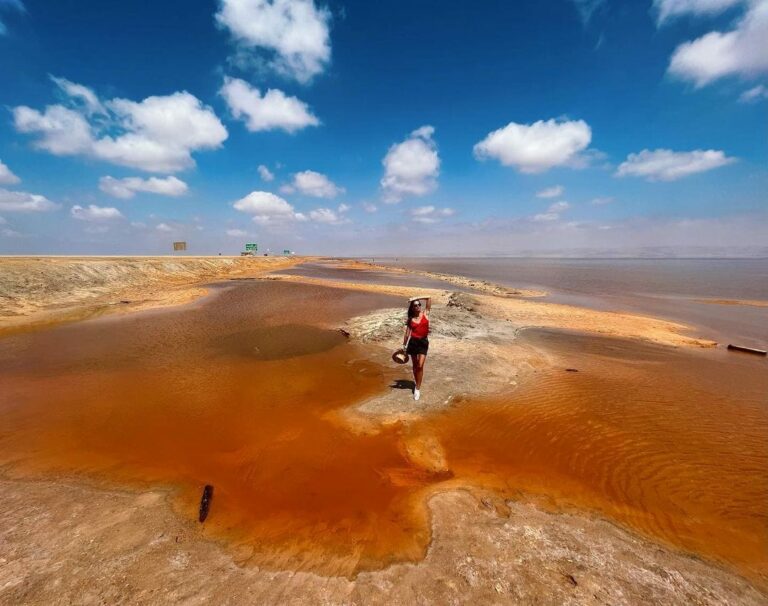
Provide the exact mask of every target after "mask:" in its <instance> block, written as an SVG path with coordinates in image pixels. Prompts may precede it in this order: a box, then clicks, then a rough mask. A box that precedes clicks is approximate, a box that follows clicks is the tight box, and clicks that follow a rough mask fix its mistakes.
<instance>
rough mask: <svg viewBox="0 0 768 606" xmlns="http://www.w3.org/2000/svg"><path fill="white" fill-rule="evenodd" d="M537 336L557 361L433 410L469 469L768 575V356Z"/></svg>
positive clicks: (465, 473) (502, 486) (502, 485)
mask: <svg viewBox="0 0 768 606" xmlns="http://www.w3.org/2000/svg"><path fill="white" fill-rule="evenodd" d="M526 340H527V341H529V342H531V343H533V344H535V345H537V346H540V347H542V348H545V349H547V350H548V351H549V352H550V353H551V354H554V355H555V356H556V359H557V367H556V368H554V369H552V370H549V371H546V372H543V373H540V376H538V377H536V378H535V380H533V381H531V382H529V383H528V384H526V385H525V386H524V387H523V388H521V389H520V390H518V391H517V392H515V393H514V394H512V395H509V396H504V397H496V398H491V399H488V400H485V401H480V402H474V403H473V404H472V405H471V406H461V407H455V408H452V409H450V410H449V411H446V412H445V413H443V414H441V415H440V416H439V417H438V418H437V419H433V420H431V421H430V425H431V426H433V428H434V429H435V431H436V433H437V435H438V436H439V438H440V440H441V442H442V443H443V445H444V447H445V449H446V451H447V453H448V464H449V466H450V468H451V470H452V471H453V472H454V473H455V474H456V476H457V477H466V478H472V479H473V481H474V482H476V483H480V484H483V485H485V486H490V487H495V488H497V489H498V490H501V491H502V492H504V493H507V494H510V495H515V494H518V493H519V492H520V491H524V492H527V493H532V494H535V495H540V496H542V497H544V498H545V499H546V501H548V502H549V504H552V505H556V506H560V507H561V506H564V505H569V506H574V507H578V508H581V509H588V510H592V511H597V512H600V513H602V514H604V515H605V516H607V517H609V518H611V519H615V520H619V521H620V522H622V523H624V524H626V525H627V526H629V527H631V528H634V529H636V530H640V531H641V532H642V533H643V534H645V535H647V536H651V537H656V538H660V539H662V540H664V541H665V542H667V543H669V544H671V545H675V546H677V547H681V548H683V549H685V550H688V551H691V552H695V553H704V554H707V555H709V556H713V557H715V558H718V559H720V560H722V561H725V562H731V563H735V564H737V565H738V566H739V567H741V568H742V569H743V570H745V571H747V572H749V573H752V574H755V575H761V574H762V575H765V574H766V573H768V372H766V371H767V370H768V368H767V367H766V365H765V363H762V364H761V363H759V362H756V361H755V360H752V359H747V358H744V357H741V356H738V357H727V358H726V357H725V356H727V354H724V355H717V354H714V355H712V354H703V355H695V356H691V355H690V354H682V353H674V352H672V351H670V350H669V349H667V348H662V347H656V346H650V345H644V346H638V345H636V344H627V343H623V342H621V341H616V340H611V339H601V338H595V337H580V336H574V335H558V334H556V333H549V332H543V331H542V332H537V333H532V334H530V335H528V336H527V337H526ZM568 367H576V368H577V369H578V370H579V372H576V373H574V372H567V371H565V368H568Z"/></svg>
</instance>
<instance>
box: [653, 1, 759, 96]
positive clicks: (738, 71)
mask: <svg viewBox="0 0 768 606" xmlns="http://www.w3.org/2000/svg"><path fill="white" fill-rule="evenodd" d="M748 4H749V9H748V10H747V13H746V14H745V15H744V17H743V18H742V19H741V20H740V21H739V22H738V24H737V25H736V27H735V29H733V30H731V31H728V32H725V33H723V32H709V33H708V34H705V35H703V36H701V37H700V38H697V39H696V40H693V41H691V42H685V43H683V44H681V45H680V46H678V47H677V48H676V49H675V52H674V53H673V54H672V58H671V59H670V61H669V68H668V69H669V73H670V74H672V75H673V76H677V77H678V78H681V79H683V80H689V81H691V82H693V83H694V85H695V86H696V87H697V88H699V87H702V86H705V85H707V84H710V83H711V82H714V81H715V80H718V79H720V78H724V77H727V76H741V77H744V78H751V77H754V76H756V75H758V74H761V73H766V72H768V52H766V50H765V46H766V42H765V41H766V40H768V1H766V0H752V1H751V2H749V3H748Z"/></svg>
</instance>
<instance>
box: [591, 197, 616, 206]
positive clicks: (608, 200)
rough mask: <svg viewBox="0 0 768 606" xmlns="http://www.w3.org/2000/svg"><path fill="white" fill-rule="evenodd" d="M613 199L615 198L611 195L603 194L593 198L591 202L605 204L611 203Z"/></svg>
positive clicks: (592, 203) (594, 204)
mask: <svg viewBox="0 0 768 606" xmlns="http://www.w3.org/2000/svg"><path fill="white" fill-rule="evenodd" d="M613 200H614V199H613V198H612V197H610V196H602V197H598V198H592V200H590V202H589V203H590V204H591V205H592V206H605V205H606V204H611V203H612V202H613Z"/></svg>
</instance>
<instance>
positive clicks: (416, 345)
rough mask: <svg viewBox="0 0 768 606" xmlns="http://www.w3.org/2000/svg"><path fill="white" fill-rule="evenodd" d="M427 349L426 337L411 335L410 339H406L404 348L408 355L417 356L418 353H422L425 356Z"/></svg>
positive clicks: (427, 340)
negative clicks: (419, 337) (406, 347)
mask: <svg viewBox="0 0 768 606" xmlns="http://www.w3.org/2000/svg"><path fill="white" fill-rule="evenodd" d="M428 349H429V339H427V338H426V337H424V338H423V339H417V338H416V337H411V340H410V341H408V349H406V350H405V353H407V354H408V355H409V356H418V355H420V354H424V355H425V356H426V355H427V350H428Z"/></svg>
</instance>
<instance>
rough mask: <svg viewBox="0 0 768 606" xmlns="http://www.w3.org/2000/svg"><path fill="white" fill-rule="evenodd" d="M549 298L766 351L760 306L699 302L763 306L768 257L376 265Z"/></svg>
mask: <svg viewBox="0 0 768 606" xmlns="http://www.w3.org/2000/svg"><path fill="white" fill-rule="evenodd" d="M376 261H377V262H380V263H382V264H384V265H393V266H397V267H405V268H411V269H419V270H424V271H435V272H443V273H451V274H458V275H462V276H467V277H470V278H479V279H483V280H489V281H491V282H497V283H500V284H505V285H508V286H513V287H518V288H533V289H540V290H545V291H547V292H549V293H551V296H550V297H548V298H547V300H550V301H553V302H557V303H567V304H573V305H580V306H586V307H592V308H597V309H611V310H618V311H630V312H635V313H638V312H639V313H644V314H650V315H654V316H659V317H664V318H669V319H673V320H677V321H681V322H683V323H687V324H690V325H694V326H696V327H697V328H699V332H700V333H701V336H704V337H707V338H712V339H714V340H717V341H721V342H724V343H728V342H736V343H739V344H743V345H748V346H751V347H758V348H762V349H768V307H752V306H746V305H718V304H713V303H705V302H702V300H706V299H727V300H745V301H763V302H768V259H523V258H458V257H456V258H449V257H446V258H438V257H434V258H405V257H399V258H397V259H393V258H392V259H376Z"/></svg>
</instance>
